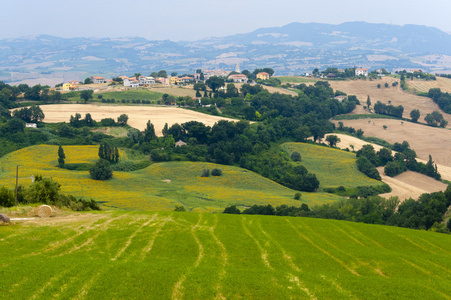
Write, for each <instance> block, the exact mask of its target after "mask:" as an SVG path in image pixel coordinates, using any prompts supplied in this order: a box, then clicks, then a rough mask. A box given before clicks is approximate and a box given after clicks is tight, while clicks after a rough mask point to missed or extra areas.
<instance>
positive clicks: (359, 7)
mask: <svg viewBox="0 0 451 300" xmlns="http://www.w3.org/2000/svg"><path fill="white" fill-rule="evenodd" d="M450 13H451V1H449V0H421V1H420V0H379V1H364V0H317V1H312V0H308V1H304V0H280V1H277V0H241V1H238V0H191V1H188V0H161V1H154V0H132V1H126V0H108V1H104V0H97V1H96V0H76V1H67V0H43V1H38V0H2V4H1V10H0V28H2V30H1V31H0V39H4V38H16V37H23V36H29V35H37V34H50V35H54V36H60V37H124V36H139V37H145V38H148V39H157V40H165V39H168V40H174V41H178V40H196V39H201V38H205V37H212V36H226V35H232V34H237V33H246V32H250V31H253V30H255V29H258V28H261V27H278V26H283V25H286V24H288V23H291V22H300V23H308V22H318V23H330V24H339V23H343V22H348V21H366V22H369V23H387V24H395V25H404V24H418V25H427V26H432V27H437V28H439V29H442V30H444V31H447V32H451V21H450V18H449V15H450Z"/></svg>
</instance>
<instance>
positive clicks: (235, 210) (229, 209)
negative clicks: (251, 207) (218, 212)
mask: <svg viewBox="0 0 451 300" xmlns="http://www.w3.org/2000/svg"><path fill="white" fill-rule="evenodd" d="M223 213H224V214H236V215H239V214H240V213H241V211H240V210H239V209H238V208H237V207H236V205H232V206H229V207H226V208H225V209H224V211H223Z"/></svg>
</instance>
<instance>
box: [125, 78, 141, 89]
mask: <svg viewBox="0 0 451 300" xmlns="http://www.w3.org/2000/svg"><path fill="white" fill-rule="evenodd" d="M123 81H124V86H127V87H138V86H139V81H138V80H136V78H135V77H131V78H124V79H123Z"/></svg>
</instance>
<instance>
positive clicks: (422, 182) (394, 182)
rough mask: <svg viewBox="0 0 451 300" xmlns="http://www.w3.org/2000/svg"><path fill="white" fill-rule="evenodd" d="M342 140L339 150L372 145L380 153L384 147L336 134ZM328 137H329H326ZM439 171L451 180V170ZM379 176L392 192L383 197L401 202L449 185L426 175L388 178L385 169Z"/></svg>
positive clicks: (439, 167)
mask: <svg viewBox="0 0 451 300" xmlns="http://www.w3.org/2000/svg"><path fill="white" fill-rule="evenodd" d="M335 135H337V136H338V137H339V138H340V142H339V143H338V144H337V147H338V148H341V149H346V148H347V149H352V148H354V150H355V151H358V150H360V149H361V148H362V146H363V145H366V144H371V145H372V146H373V147H374V149H375V150H376V151H379V150H380V149H381V148H382V147H381V146H379V145H376V144H372V143H368V142H366V141H363V140H361V139H358V138H356V137H352V136H349V135H344V134H335ZM326 136H327V135H326ZM418 161H420V162H423V163H426V162H427V161H426V160H422V159H418ZM437 169H438V171H439V173H440V174H441V176H442V178H443V179H445V180H449V181H450V180H451V168H450V167H448V166H444V165H440V164H438V165H437ZM378 171H379V174H380V175H381V177H382V182H384V183H386V184H388V185H389V186H390V187H391V189H392V191H391V192H390V193H386V194H381V195H380V196H382V197H386V198H389V197H392V196H396V197H399V199H400V200H401V201H403V200H404V199H408V198H412V199H418V198H419V196H420V195H421V194H423V193H432V192H438V191H444V190H446V188H447V185H446V184H445V183H443V182H441V181H438V180H435V179H434V178H431V177H428V176H426V175H423V174H420V173H416V172H412V171H406V172H404V173H402V174H400V175H397V176H395V177H389V176H386V175H385V173H384V169H383V167H379V168H378Z"/></svg>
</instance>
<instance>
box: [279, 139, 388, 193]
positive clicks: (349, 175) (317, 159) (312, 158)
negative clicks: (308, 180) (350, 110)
mask: <svg viewBox="0 0 451 300" xmlns="http://www.w3.org/2000/svg"><path fill="white" fill-rule="evenodd" d="M281 147H282V149H284V150H285V151H286V152H287V153H288V154H289V155H290V156H291V153H293V152H294V151H297V152H299V153H300V154H301V158H302V161H301V162H300V164H301V165H303V166H304V167H306V168H307V170H309V172H311V173H314V174H315V175H316V177H317V178H318V180H319V182H320V187H322V188H326V187H339V186H344V187H346V188H353V187H357V186H363V185H370V186H375V185H380V184H382V183H381V182H380V181H377V180H374V179H371V178H369V177H367V176H365V175H364V174H363V173H362V172H360V171H359V170H358V169H357V165H356V160H357V158H356V156H355V154H354V153H352V152H347V151H343V150H339V149H333V148H328V147H323V146H318V145H312V144H305V143H285V144H282V146H281Z"/></svg>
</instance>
